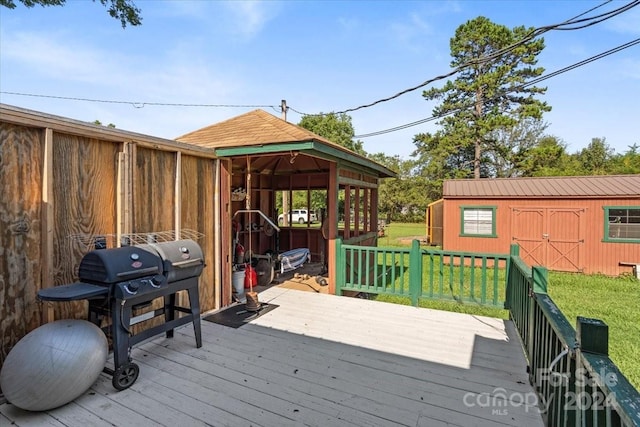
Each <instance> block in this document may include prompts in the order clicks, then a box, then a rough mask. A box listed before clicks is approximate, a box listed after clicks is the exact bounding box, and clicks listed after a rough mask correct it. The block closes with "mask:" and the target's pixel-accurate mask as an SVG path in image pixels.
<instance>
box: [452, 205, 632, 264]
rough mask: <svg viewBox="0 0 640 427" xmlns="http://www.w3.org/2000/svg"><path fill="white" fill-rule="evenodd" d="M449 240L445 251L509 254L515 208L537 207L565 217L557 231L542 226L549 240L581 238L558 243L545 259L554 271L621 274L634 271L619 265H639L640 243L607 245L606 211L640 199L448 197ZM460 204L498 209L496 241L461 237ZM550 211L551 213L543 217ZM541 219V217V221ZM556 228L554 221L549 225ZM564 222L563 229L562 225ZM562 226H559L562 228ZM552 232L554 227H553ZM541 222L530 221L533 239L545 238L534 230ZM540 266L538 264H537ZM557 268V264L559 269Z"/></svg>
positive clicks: (539, 253) (538, 255)
mask: <svg viewBox="0 0 640 427" xmlns="http://www.w3.org/2000/svg"><path fill="white" fill-rule="evenodd" d="M444 204H445V205H444V212H445V215H444V221H443V227H444V238H443V240H444V242H443V249H445V250H448V251H467V252H491V253H508V252H509V246H510V244H511V243H514V232H515V231H516V228H517V224H514V215H513V212H514V209H516V210H517V209H520V210H527V209H528V210H531V209H536V210H539V211H540V212H541V213H540V215H543V214H545V215H550V214H554V213H555V214H554V215H558V216H564V218H561V219H560V218H559V219H558V221H556V222H554V223H553V224H555V227H556V228H555V229H544V224H543V223H542V222H540V224H539V225H540V227H542V228H540V231H542V232H543V233H544V234H549V238H550V239H556V241H561V242H562V241H563V239H562V237H566V235H567V233H569V232H572V231H573V232H575V233H578V234H579V235H580V237H579V240H581V241H582V242H580V245H579V246H576V245H571V243H562V244H557V245H555V248H552V249H551V250H552V251H553V250H555V252H556V255H555V257H554V256H552V254H548V256H547V257H546V259H547V260H548V262H549V263H551V264H552V265H550V266H549V268H550V269H554V267H555V269H557V270H561V271H582V272H584V273H588V274H593V273H602V274H606V275H614V276H615V275H619V274H622V273H631V267H630V266H620V265H619V262H621V261H622V262H634V263H640V244H638V243H618V242H604V241H603V239H604V221H605V219H604V209H603V208H604V207H605V206H638V205H640V200H639V199H628V198H615V199H613V198H612V199H604V200H603V199H569V200H551V199H550V200H545V199H527V200H524V199H522V200H520V199H490V200H479V199H475V198H474V199H471V198H470V199H445V201H444ZM461 206H486V207H495V208H496V219H495V220H496V237H469V236H461V235H460V234H461V216H460V215H461V209H460V207H461ZM543 211H544V212H546V213H543ZM576 211H582V213H581V215H579V216H578V215H576V214H575V212H576ZM539 219H540V221H542V220H543V219H542V217H540V218H539ZM549 224H551V222H549ZM562 224H564V226H561V225H562ZM559 225H560V226H559ZM550 226H551V227H552V228H553V225H550ZM535 227H536V222H535V221H534V220H533V217H529V218H528V222H527V223H526V225H525V226H524V227H520V228H521V229H524V230H529V233H530V237H531V238H532V239H535V238H540V237H541V236H538V234H539V233H538V232H537V231H535ZM536 250H538V251H539V252H537V253H535V254H533V255H532V258H529V260H528V262H532V260H533V259H544V255H542V253H541V252H540V251H542V250H544V248H538V249H536ZM570 251H571V254H572V256H573V255H574V252H573V251H579V255H578V254H577V253H575V256H576V257H577V260H578V264H579V265H577V266H576V267H577V268H576V269H574V270H572V265H573V262H574V260H575V259H574V258H572V259H571V260H567V259H566V258H565V257H564V256H563V254H565V255H566V254H568V253H569V252H570ZM533 264H535V262H533ZM553 264H556V265H555V266H554V265H553Z"/></svg>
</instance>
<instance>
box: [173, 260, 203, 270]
mask: <svg viewBox="0 0 640 427" xmlns="http://www.w3.org/2000/svg"><path fill="white" fill-rule="evenodd" d="M196 265H202V258H194V259H188V260H186V261H178V262H174V263H172V264H171V266H172V267H174V268H189V267H193V266H196Z"/></svg>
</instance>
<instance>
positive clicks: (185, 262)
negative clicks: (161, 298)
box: [144, 239, 204, 282]
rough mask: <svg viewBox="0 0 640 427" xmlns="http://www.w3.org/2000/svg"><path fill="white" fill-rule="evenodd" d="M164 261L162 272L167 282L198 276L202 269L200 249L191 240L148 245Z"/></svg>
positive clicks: (202, 260)
mask: <svg viewBox="0 0 640 427" xmlns="http://www.w3.org/2000/svg"><path fill="white" fill-rule="evenodd" d="M144 246H145V247H150V248H153V249H154V250H156V251H157V252H158V254H159V255H160V258H162V260H163V261H164V270H165V274H166V275H167V280H168V281H169V282H175V281H177V280H182V279H187V278H189V277H196V276H200V273H202V269H203V268H204V259H203V257H202V248H201V247H200V245H198V244H197V243H196V242H195V241H193V240H191V239H183V240H174V241H168V242H161V243H150V244H148V245H144Z"/></svg>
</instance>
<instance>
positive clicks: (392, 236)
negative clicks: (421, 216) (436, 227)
mask: <svg viewBox="0 0 640 427" xmlns="http://www.w3.org/2000/svg"><path fill="white" fill-rule="evenodd" d="M426 236H427V231H426V226H425V224H424V223H422V222H421V223H415V224H414V223H404V222H392V223H391V224H388V225H387V227H386V228H385V230H384V237H380V238H378V246H384V247H397V246H411V240H412V238H415V239H418V240H420V239H422V238H425V237H426Z"/></svg>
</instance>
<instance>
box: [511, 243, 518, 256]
mask: <svg viewBox="0 0 640 427" xmlns="http://www.w3.org/2000/svg"><path fill="white" fill-rule="evenodd" d="M509 255H511V256H520V245H518V244H516V243H514V244H512V245H511V247H510V248H509Z"/></svg>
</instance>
